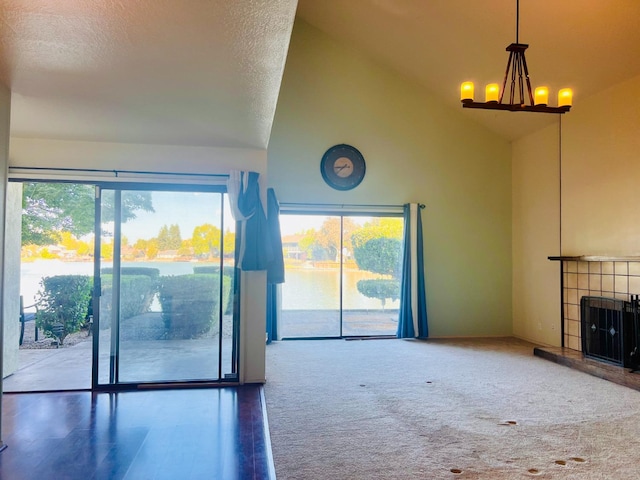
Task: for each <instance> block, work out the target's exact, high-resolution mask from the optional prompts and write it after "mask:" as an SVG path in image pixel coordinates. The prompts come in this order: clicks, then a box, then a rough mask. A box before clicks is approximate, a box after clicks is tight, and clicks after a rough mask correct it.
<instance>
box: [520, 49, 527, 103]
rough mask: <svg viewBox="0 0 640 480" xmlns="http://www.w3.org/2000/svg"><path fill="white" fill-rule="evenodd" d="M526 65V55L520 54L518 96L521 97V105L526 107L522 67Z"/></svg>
mask: <svg viewBox="0 0 640 480" xmlns="http://www.w3.org/2000/svg"><path fill="white" fill-rule="evenodd" d="M523 63H524V54H520V55H519V58H518V94H519V95H520V105H524V104H525V103H526V102H525V100H524V79H523V71H522V65H523Z"/></svg>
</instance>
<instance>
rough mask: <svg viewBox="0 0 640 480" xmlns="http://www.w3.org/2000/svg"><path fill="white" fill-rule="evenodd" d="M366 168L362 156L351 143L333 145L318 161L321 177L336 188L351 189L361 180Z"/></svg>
mask: <svg viewBox="0 0 640 480" xmlns="http://www.w3.org/2000/svg"><path fill="white" fill-rule="evenodd" d="M366 170H367V167H366V164H365V161H364V157H363V156H362V154H361V153H360V152H359V151H358V149H357V148H355V147H352V146H351V145H345V144H340V145H334V146H333V147H331V148H330V149H329V150H327V151H326V152H325V154H324V155H323V156H322V161H321V162H320V172H321V173H322V178H324V181H325V182H327V185H329V186H330V187H332V188H335V189H336V190H351V189H352V188H356V187H357V186H358V185H360V182H362V179H363V178H364V174H365V172H366Z"/></svg>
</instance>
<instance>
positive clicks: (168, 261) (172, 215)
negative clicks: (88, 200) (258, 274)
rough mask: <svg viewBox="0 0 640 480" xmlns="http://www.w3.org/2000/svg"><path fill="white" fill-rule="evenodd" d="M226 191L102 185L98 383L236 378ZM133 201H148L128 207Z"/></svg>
mask: <svg viewBox="0 0 640 480" xmlns="http://www.w3.org/2000/svg"><path fill="white" fill-rule="evenodd" d="M225 200H226V198H225V195H224V194H222V193H219V192H192V191H160V190H154V191H147V190H140V191H134V190H108V189H107V190H103V191H102V198H101V207H102V208H101V210H102V212H103V216H102V236H101V247H102V248H101V255H100V278H101V297H100V320H99V322H100V337H99V348H98V350H99V375H98V377H99V383H100V384H121V383H133V384H136V383H149V382H150V383H161V382H189V381H218V380H221V379H223V378H224V379H227V380H237V363H236V361H235V360H234V358H235V352H236V350H237V349H236V346H235V338H236V337H235V336H234V330H235V329H234V321H233V311H232V303H233V302H232V297H233V291H234V273H235V272H234V262H233V257H234V244H235V223H233V222H232V221H229V220H230V219H231V215H230V214H229V213H228V209H227V208H226V204H227V202H225ZM133 204H136V205H140V204H141V205H145V208H142V209H140V210H139V211H137V212H135V213H134V214H133V215H132V212H131V211H130V209H131V205H133ZM110 209H112V210H113V215H112V216H111V215H109V214H108V212H109V211H110ZM225 210H226V214H225ZM105 212H107V214H106V215H105V214H104V213H105ZM225 220H227V222H226V223H225Z"/></svg>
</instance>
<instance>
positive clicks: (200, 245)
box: [191, 223, 220, 257]
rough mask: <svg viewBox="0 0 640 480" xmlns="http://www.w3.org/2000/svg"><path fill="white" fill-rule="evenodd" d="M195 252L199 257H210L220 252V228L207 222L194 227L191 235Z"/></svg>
mask: <svg viewBox="0 0 640 480" xmlns="http://www.w3.org/2000/svg"><path fill="white" fill-rule="evenodd" d="M191 242H192V243H191V244H192V246H193V253H194V254H195V255H197V256H199V257H209V256H213V255H215V254H217V253H218V252H220V229H219V228H218V227H216V226H215V225H211V224H210V223H205V224H203V225H200V226H198V227H196V228H194V229H193V235H192V237H191Z"/></svg>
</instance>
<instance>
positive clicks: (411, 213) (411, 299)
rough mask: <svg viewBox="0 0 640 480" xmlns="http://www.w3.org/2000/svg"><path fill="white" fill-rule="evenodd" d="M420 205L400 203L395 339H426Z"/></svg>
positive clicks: (427, 333)
mask: <svg viewBox="0 0 640 480" xmlns="http://www.w3.org/2000/svg"><path fill="white" fill-rule="evenodd" d="M421 208H422V205H419V204H406V205H405V206H404V241H403V252H402V279H401V283H400V312H399V317H398V330H397V332H396V335H397V337H398V338H416V337H418V338H426V337H428V336H429V327H428V322H427V302H426V295H425V281H424V261H423V239H422V218H421V215H420V210H421ZM414 225H415V227H414ZM412 240H413V241H412Z"/></svg>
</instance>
